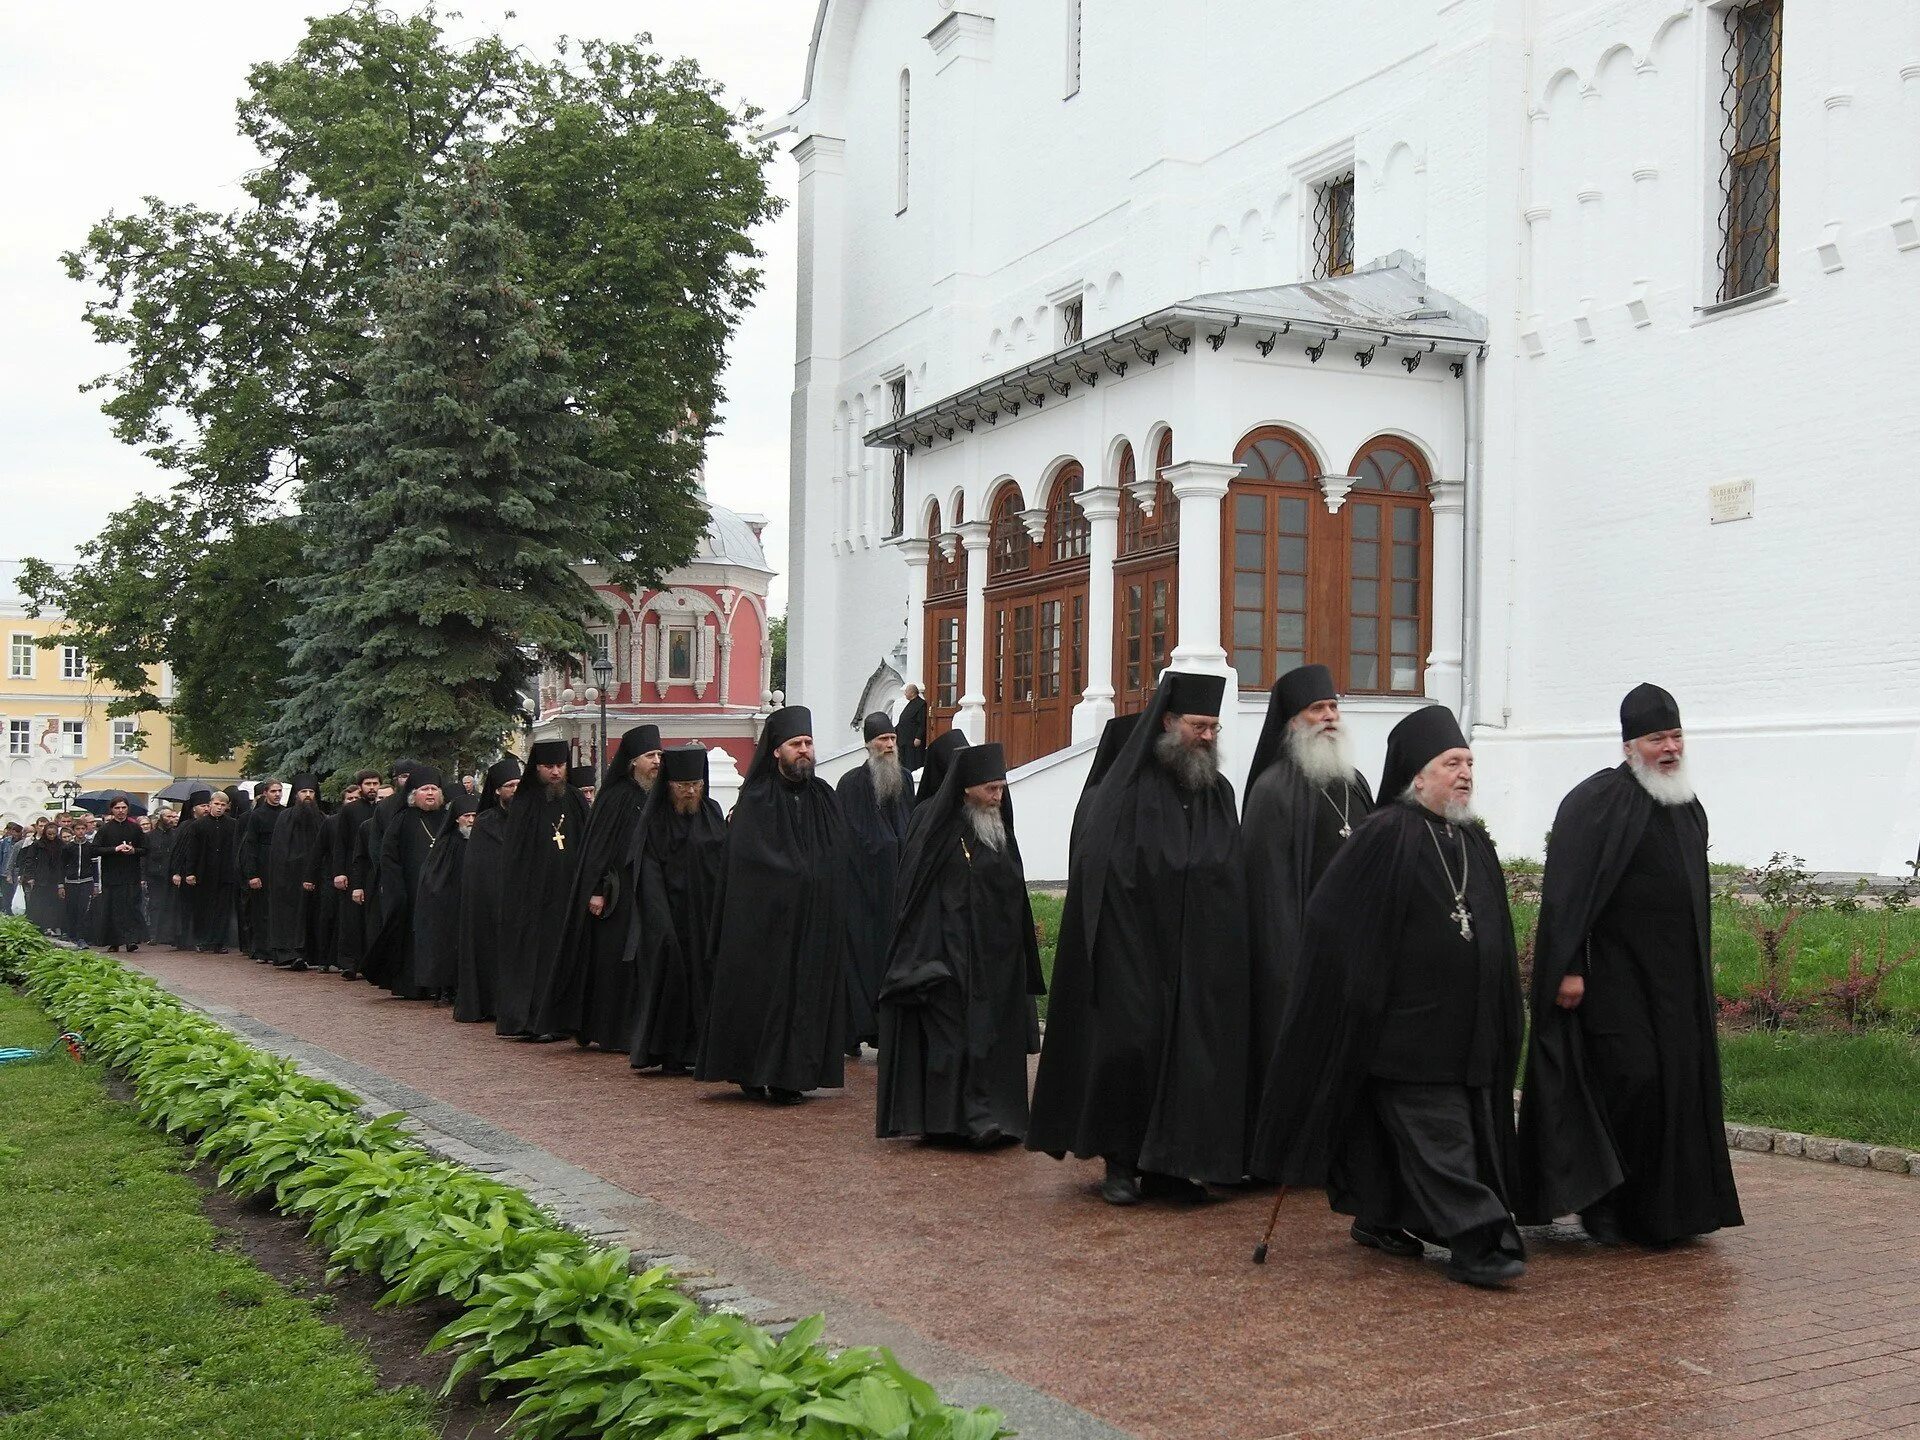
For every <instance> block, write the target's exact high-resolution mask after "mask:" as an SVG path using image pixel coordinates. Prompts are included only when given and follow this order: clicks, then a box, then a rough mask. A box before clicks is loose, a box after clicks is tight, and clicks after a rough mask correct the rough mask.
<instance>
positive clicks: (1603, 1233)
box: [1580, 1206, 1627, 1245]
mask: <svg viewBox="0 0 1920 1440" xmlns="http://www.w3.org/2000/svg"><path fill="white" fill-rule="evenodd" d="M1580 1228H1581V1229H1583V1230H1585V1231H1586V1232H1587V1238H1588V1239H1589V1240H1591V1241H1593V1243H1594V1244H1596V1245H1624V1244H1626V1243H1627V1237H1626V1233H1625V1232H1624V1231H1623V1230H1621V1228H1620V1222H1619V1221H1618V1220H1616V1219H1615V1218H1614V1214H1613V1211H1612V1209H1611V1208H1608V1207H1604V1206H1595V1207H1594V1208H1593V1209H1591V1210H1586V1211H1582V1212H1581V1215H1580Z"/></svg>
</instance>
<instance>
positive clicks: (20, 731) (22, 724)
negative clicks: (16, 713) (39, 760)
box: [7, 720, 33, 756]
mask: <svg viewBox="0 0 1920 1440" xmlns="http://www.w3.org/2000/svg"><path fill="white" fill-rule="evenodd" d="M7 754H9V755H15V756H18V755H31V754H33V722H32V721H31V720H9V721H7Z"/></svg>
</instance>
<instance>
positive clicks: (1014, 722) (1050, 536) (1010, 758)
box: [987, 461, 1090, 765]
mask: <svg viewBox="0 0 1920 1440" xmlns="http://www.w3.org/2000/svg"><path fill="white" fill-rule="evenodd" d="M1083 483H1084V477H1083V475H1082V473H1081V469H1080V466H1079V465H1078V463H1076V462H1073V461H1069V462H1068V463H1067V464H1065V465H1064V466H1062V467H1061V469H1060V473H1059V474H1058V475H1057V476H1055V478H1054V482H1053V488H1052V490H1051V491H1050V492H1049V496H1048V502H1047V518H1046V524H1045V527H1044V529H1043V530H1042V532H1041V538H1040V539H1039V541H1038V542H1035V541H1034V540H1033V539H1032V537H1031V534H1030V532H1029V531H1028V529H1027V523H1026V519H1025V517H1024V515H1023V513H1022V508H1023V507H1022V503H1021V496H1020V488H1019V486H1017V485H1015V484H1013V483H1012V482H1009V483H1007V484H1006V485H1003V486H1002V487H1001V489H1000V490H999V492H998V493H997V494H996V495H995V496H994V499H993V506H992V510H991V511H990V515H989V520H990V524H991V526H992V539H991V541H990V543H989V545H988V548H987V638H988V650H987V736H988V738H989V739H993V740H997V741H999V742H1000V743H1001V744H1002V745H1004V746H1005V747H1006V751H1007V763H1008V764H1009V765H1024V764H1025V763H1026V762H1027V761H1029V760H1032V759H1035V758H1037V757H1038V756H1041V755H1045V754H1047V753H1049V752H1050V751H1054V750H1058V749H1060V748H1061V747H1062V746H1063V745H1065V744H1066V743H1067V741H1068V740H1069V739H1070V738H1071V736H1072V733H1073V707H1074V706H1075V705H1076V704H1078V703H1079V701H1080V697H1081V696H1082V694H1084V693H1085V691H1086V686H1087V547H1088V541H1089V535H1090V529H1089V526H1088V524H1087V519H1086V517H1085V516H1084V515H1082V514H1081V513H1080V507H1079V505H1078V504H1076V503H1075V501H1074V496H1075V495H1076V494H1078V493H1079V491H1080V488H1081V486H1082V484H1083Z"/></svg>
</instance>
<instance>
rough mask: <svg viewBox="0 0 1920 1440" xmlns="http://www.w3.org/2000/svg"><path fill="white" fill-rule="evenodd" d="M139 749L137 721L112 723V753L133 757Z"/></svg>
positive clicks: (138, 725) (138, 724)
mask: <svg viewBox="0 0 1920 1440" xmlns="http://www.w3.org/2000/svg"><path fill="white" fill-rule="evenodd" d="M139 749H140V722H139V721H138V720H132V719H128V720H116V721H114V722H113V753H114V754H115V755H133V754H137V753H138V752H139Z"/></svg>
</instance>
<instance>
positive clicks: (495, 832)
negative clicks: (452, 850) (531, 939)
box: [453, 755, 520, 1025]
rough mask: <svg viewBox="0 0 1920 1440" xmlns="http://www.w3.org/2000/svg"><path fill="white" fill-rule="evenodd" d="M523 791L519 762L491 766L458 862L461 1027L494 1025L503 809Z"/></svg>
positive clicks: (456, 993) (510, 759)
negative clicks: (520, 789) (464, 853)
mask: <svg viewBox="0 0 1920 1440" xmlns="http://www.w3.org/2000/svg"><path fill="white" fill-rule="evenodd" d="M519 788H520V761H519V760H518V758H516V757H515V756H512V755H509V756H507V757H506V758H505V759H503V760H496V761H495V762H494V763H493V764H492V765H490V766H488V767H487V774H486V781H485V783H484V784H483V785H482V786H481V787H480V801H479V805H478V807H477V808H476V809H475V811H474V817H473V831H472V833H471V835H470V836H469V837H468V840H467V853H466V855H465V857H464V858H463V859H462V860H461V862H460V938H459V954H458V963H459V969H458V971H457V973H456V978H455V980H454V987H453V1018H454V1019H455V1020H458V1021H461V1022H462V1023H463V1024H469V1025H474V1024H480V1023H483V1022H484V1023H488V1024H491V1023H492V1021H493V1014H494V1011H493V1004H494V1000H493V988H494V975H495V973H496V971H497V970H498V968H499V947H500V886H501V885H502V883H504V875H505V866H506V834H507V831H506V825H507V812H506V809H505V806H506V804H507V802H508V801H510V800H511V799H513V795H514V792H515V791H516V790H518V789H519Z"/></svg>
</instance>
